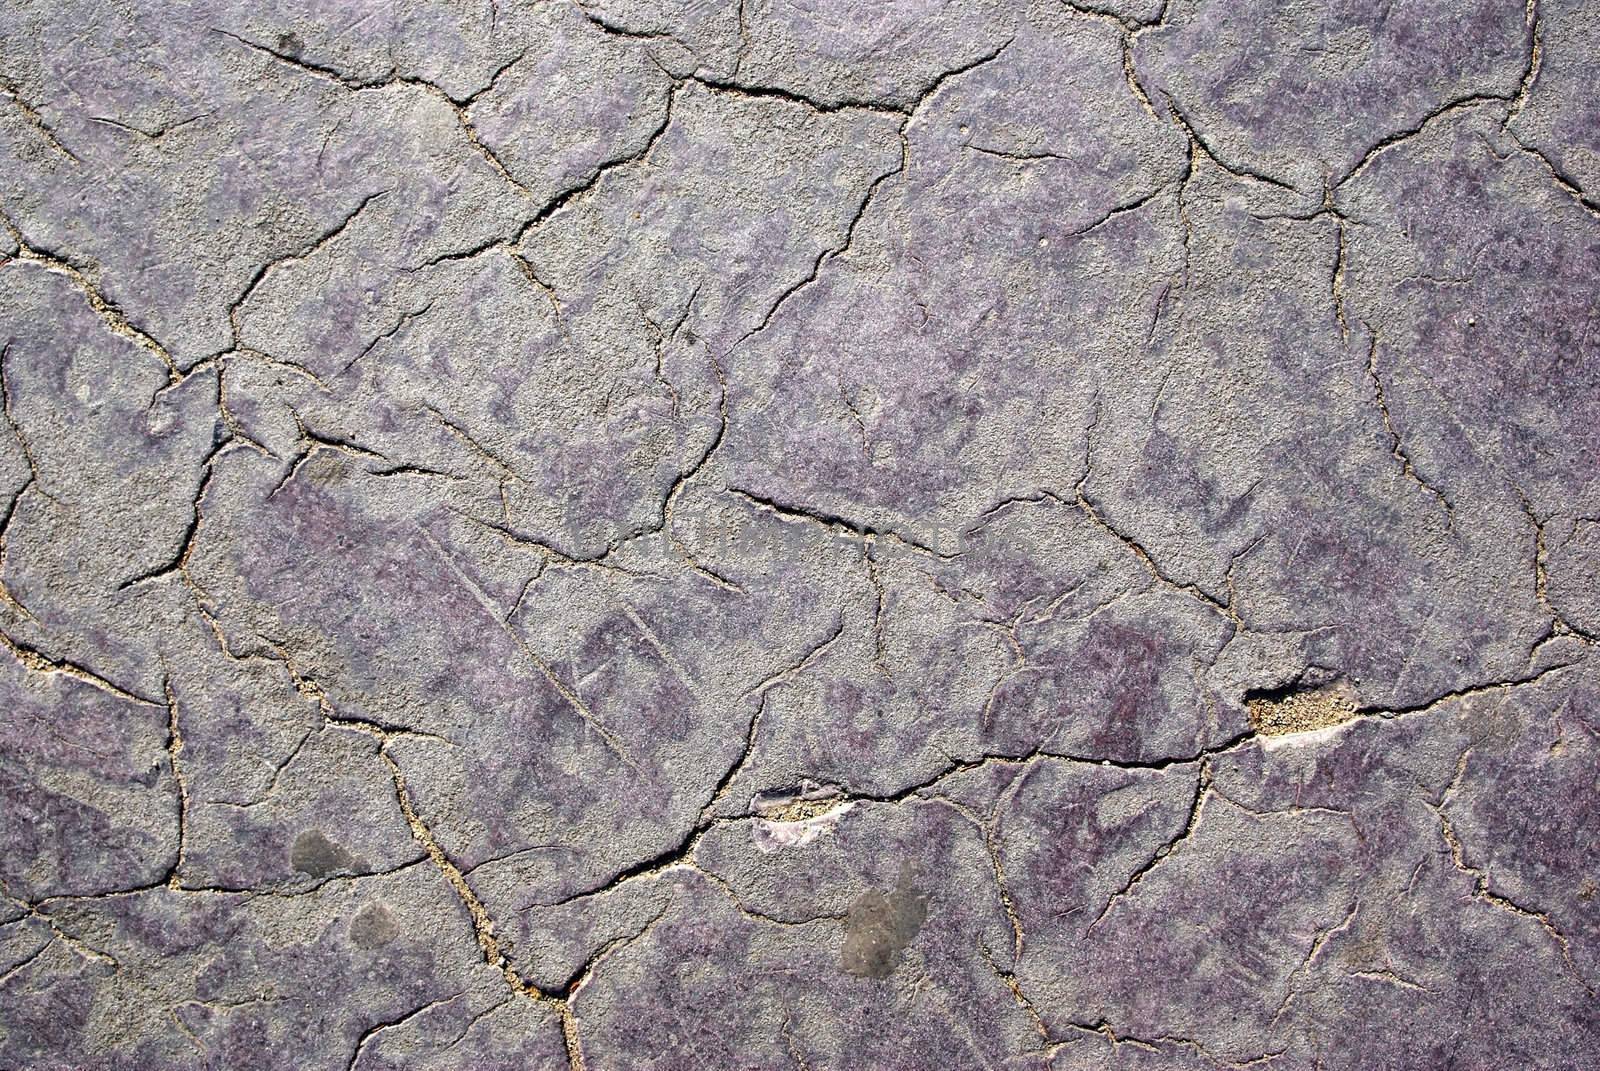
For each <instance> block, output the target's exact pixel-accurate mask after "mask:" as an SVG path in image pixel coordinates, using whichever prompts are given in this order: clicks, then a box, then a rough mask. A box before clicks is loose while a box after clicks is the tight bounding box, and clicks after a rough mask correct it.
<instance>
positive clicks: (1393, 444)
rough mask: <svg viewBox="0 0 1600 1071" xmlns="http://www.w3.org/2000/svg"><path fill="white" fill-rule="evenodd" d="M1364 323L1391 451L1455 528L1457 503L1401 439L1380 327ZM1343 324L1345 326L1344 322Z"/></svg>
mask: <svg viewBox="0 0 1600 1071" xmlns="http://www.w3.org/2000/svg"><path fill="white" fill-rule="evenodd" d="M1340 233H1341V235H1342V234H1343V229H1342V228H1341V230H1340ZM1341 241H1342V239H1341ZM1341 319H1342V317H1341ZM1361 326H1362V327H1364V328H1366V330H1367V335H1368V343H1367V378H1368V379H1369V380H1371V381H1372V394H1373V401H1375V402H1376V403H1377V406H1378V414H1379V415H1380V416H1381V417H1382V418H1383V429H1384V431H1386V432H1387V433H1388V435H1389V453H1390V454H1391V455H1392V456H1393V457H1394V459H1395V461H1397V462H1398V463H1399V465H1400V471H1401V473H1402V474H1403V475H1404V476H1405V478H1406V479H1408V480H1410V481H1411V482H1412V483H1414V484H1416V485H1417V486H1418V487H1420V488H1422V490H1424V491H1426V492H1427V493H1428V494H1429V495H1431V496H1433V497H1434V498H1435V499H1437V500H1438V502H1439V505H1440V506H1441V507H1442V508H1443V509H1444V515H1445V522H1446V525H1447V526H1448V527H1450V528H1454V527H1455V523H1456V508H1455V504H1454V503H1453V502H1451V501H1450V499H1449V497H1448V496H1446V495H1445V493H1444V492H1443V491H1441V490H1439V489H1438V488H1437V487H1435V486H1434V485H1433V484H1431V483H1429V482H1428V481H1427V480H1425V479H1423V478H1422V476H1421V475H1420V474H1419V473H1418V472H1417V468H1416V466H1415V465H1413V464H1412V463H1411V455H1410V454H1409V453H1408V452H1407V451H1406V449H1405V445H1404V443H1402V442H1401V439H1400V433H1399V432H1398V431H1396V430H1395V426H1394V421H1393V419H1391V417H1390V415H1389V403H1388V400H1387V396H1386V394H1385V392H1384V389H1383V377H1382V376H1380V375H1379V374H1378V346H1379V343H1380V339H1379V337H1378V331H1377V329H1376V328H1374V327H1373V326H1372V325H1371V324H1369V323H1367V322H1366V321H1362V324H1361ZM1341 327H1343V324H1342V323H1341Z"/></svg>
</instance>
